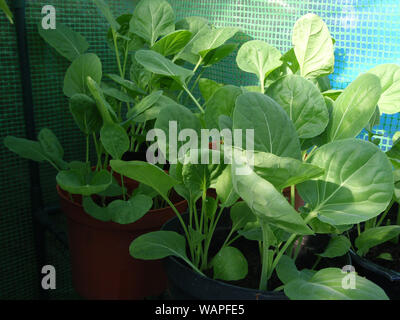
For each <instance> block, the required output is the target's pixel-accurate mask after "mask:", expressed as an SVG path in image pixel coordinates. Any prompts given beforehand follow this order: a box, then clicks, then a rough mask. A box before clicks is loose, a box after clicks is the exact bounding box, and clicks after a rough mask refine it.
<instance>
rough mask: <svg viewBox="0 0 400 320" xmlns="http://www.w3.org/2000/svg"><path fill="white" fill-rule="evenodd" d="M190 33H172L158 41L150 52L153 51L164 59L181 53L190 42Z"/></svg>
mask: <svg viewBox="0 0 400 320" xmlns="http://www.w3.org/2000/svg"><path fill="white" fill-rule="evenodd" d="M191 37H192V33H191V32H190V31H187V30H178V31H174V32H172V33H170V34H168V35H166V36H165V37H163V38H161V39H160V40H158V41H157V42H156V43H155V44H154V46H152V47H151V50H154V51H156V52H158V53H160V54H162V55H163V56H164V57H167V56H171V55H173V54H176V53H178V52H179V51H181V50H182V49H183V48H184V47H185V46H186V45H187V44H188V42H189V41H190V39H191Z"/></svg>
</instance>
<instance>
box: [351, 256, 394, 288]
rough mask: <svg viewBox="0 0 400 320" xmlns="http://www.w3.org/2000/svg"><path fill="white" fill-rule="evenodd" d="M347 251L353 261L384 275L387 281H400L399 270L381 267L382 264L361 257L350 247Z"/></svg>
mask: <svg viewBox="0 0 400 320" xmlns="http://www.w3.org/2000/svg"><path fill="white" fill-rule="evenodd" d="M349 252H350V256H351V258H352V259H354V261H355V262H357V263H358V264H360V265H361V266H362V267H363V268H365V269H367V270H368V271H372V272H374V273H377V274H379V275H381V276H383V277H385V278H386V279H388V280H389V281H392V282H400V272H398V271H395V270H392V269H388V268H385V267H382V266H380V265H378V264H376V263H375V262H372V261H371V260H368V259H366V258H364V257H361V256H359V255H358V254H357V253H356V252H354V251H353V250H352V249H350V250H349Z"/></svg>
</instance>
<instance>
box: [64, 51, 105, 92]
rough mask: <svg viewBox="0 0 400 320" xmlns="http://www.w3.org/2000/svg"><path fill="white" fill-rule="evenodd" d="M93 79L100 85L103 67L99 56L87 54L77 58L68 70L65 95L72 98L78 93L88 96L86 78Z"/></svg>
mask: <svg viewBox="0 0 400 320" xmlns="http://www.w3.org/2000/svg"><path fill="white" fill-rule="evenodd" d="M87 77H91V78H92V79H93V80H94V81H96V82H97V83H100V81H101V77H102V66H101V61H100V59H99V57H98V56H96V55H95V54H93V53H85V54H83V55H80V56H79V57H78V58H76V59H75V60H74V61H73V62H72V64H71V66H70V67H69V68H68V70H67V73H66V74H65V78H64V94H65V95H66V96H67V97H72V96H73V95H74V94H77V93H84V94H88V93H89V90H88V88H87V86H86V78H87Z"/></svg>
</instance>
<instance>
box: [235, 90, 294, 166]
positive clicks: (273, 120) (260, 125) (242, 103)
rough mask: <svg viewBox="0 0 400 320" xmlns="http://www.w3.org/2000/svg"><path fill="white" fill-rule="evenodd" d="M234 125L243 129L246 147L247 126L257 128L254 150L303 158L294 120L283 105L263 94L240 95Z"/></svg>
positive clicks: (243, 145) (255, 129) (243, 144)
mask: <svg viewBox="0 0 400 320" xmlns="http://www.w3.org/2000/svg"><path fill="white" fill-rule="evenodd" d="M233 128H234V129H241V130H242V138H243V143H242V147H243V148H245V146H246V129H254V150H256V151H263V152H268V153H272V154H275V155H277V156H281V157H291V158H295V159H301V153H300V142H299V138H298V135H297V132H296V129H295V127H294V125H293V123H292V121H290V119H289V116H288V115H287V113H286V112H285V110H283V108H282V107H281V106H280V105H278V104H277V103H276V102H275V101H274V100H273V99H271V98H270V97H268V96H266V95H264V94H261V93H256V92H249V93H245V94H242V95H241V96H239V97H238V98H237V100H236V108H235V111H234V114H233ZM235 144H237V142H236V141H235Z"/></svg>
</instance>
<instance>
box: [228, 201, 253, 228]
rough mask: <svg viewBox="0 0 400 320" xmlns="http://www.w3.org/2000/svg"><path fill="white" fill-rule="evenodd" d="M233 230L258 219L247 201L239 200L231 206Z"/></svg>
mask: <svg viewBox="0 0 400 320" xmlns="http://www.w3.org/2000/svg"><path fill="white" fill-rule="evenodd" d="M230 215H231V220H232V230H239V229H243V228H244V227H245V226H246V225H247V223H249V222H254V221H256V220H257V218H256V216H255V215H254V213H253V212H252V211H251V209H250V208H249V207H248V205H247V204H246V202H244V201H242V202H237V203H236V204H235V205H233V206H232V208H231V212H230Z"/></svg>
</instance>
